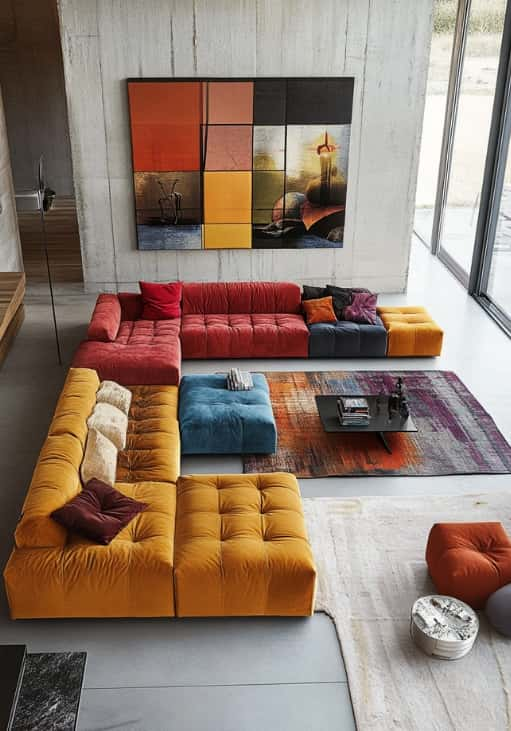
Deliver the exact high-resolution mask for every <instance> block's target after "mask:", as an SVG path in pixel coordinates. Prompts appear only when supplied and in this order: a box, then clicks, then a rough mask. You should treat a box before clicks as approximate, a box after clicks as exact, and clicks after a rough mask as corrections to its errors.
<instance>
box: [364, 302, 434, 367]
mask: <svg viewBox="0 0 511 731" xmlns="http://www.w3.org/2000/svg"><path fill="white" fill-rule="evenodd" d="M377 309H378V315H379V316H380V318H381V320H382V322H383V324H384V325H385V329H386V330H387V356H389V357H396V356H397V357H399V356H405V357H406V356H436V355H440V353H441V352H442V342H443V337H444V333H443V330H442V329H441V328H440V327H439V326H438V325H437V324H436V322H435V321H434V320H433V319H432V318H431V316H430V315H429V313H428V311H427V310H426V309H425V308H424V307H378V308H377Z"/></svg>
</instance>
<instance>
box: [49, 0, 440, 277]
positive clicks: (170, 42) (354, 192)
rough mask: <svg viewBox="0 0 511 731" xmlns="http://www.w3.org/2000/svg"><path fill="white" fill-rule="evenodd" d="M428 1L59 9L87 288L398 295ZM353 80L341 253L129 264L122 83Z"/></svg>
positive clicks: (172, 255)
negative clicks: (292, 286)
mask: <svg viewBox="0 0 511 731" xmlns="http://www.w3.org/2000/svg"><path fill="white" fill-rule="evenodd" d="M432 2H433V0H146V2H140V0H97V2H89V1H88V0H59V10H60V20H61V35H62V44H63V57H64V73H65V78H66V91H67V98H68V113H69V122H70V135H71V148H72V156H73V168H74V182H75V191H76V196H77V200H78V207H79V223H80V234H81V242H82V258H83V264H84V276H85V280H86V284H87V286H88V288H89V289H91V290H93V289H102V288H104V289H115V288H116V287H117V286H119V287H121V286H122V287H129V286H131V285H133V284H134V283H136V282H137V280H138V279H139V278H145V279H152V280H160V281H161V280H165V279H174V278H181V279H185V280H197V279H201V280H216V279H221V280H230V279H290V280H294V281H297V282H310V283H312V282H325V281H329V282H337V283H345V284H350V283H353V284H354V285H356V284H364V285H367V286H369V287H371V288H373V289H374V290H376V291H400V290H403V289H404V288H405V287H406V280H407V270H408V257H409V250H410V238H411V231H412V218H413V208H414V198H415V186H416V174H417V162H418V150H419V140H420V131H421V121H422V113H423V106H424V94H425V87H426V76H427V64H428V55H429V43H430V36H431V15H432ZM315 75H316V76H343V75H345V76H354V77H355V96H354V109H353V124H352V134H351V144H350V163H349V178H348V201H347V215H346V227H345V240H344V248H343V249H323V250H314V251H310V250H309V251H303V250H301V251H300V250H293V251H289V250H285V251H283V250H260V251H255V250H254V251H250V250H249V251H221V252H216V251H198V252H191V251H186V252H167V251H164V252H139V251H137V248H136V234H135V223H134V211H133V187H132V186H133V184H132V172H131V158H130V136H129V121H128V107H127V95H126V81H125V80H126V78H127V77H144V76H161V77H165V76H188V77H190V76H191V77H196V76H197V77H201V76H248V77H251V76H253V77H257V76H315Z"/></svg>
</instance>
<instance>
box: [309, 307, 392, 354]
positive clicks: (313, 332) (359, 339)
mask: <svg viewBox="0 0 511 731" xmlns="http://www.w3.org/2000/svg"><path fill="white" fill-rule="evenodd" d="M308 327H309V332H310V337H309V358H385V356H386V355H387V331H386V330H385V327H384V325H383V322H382V321H381V320H380V318H379V317H378V318H377V320H376V325H365V324H359V323H357V322H348V321H347V320H337V322H333V323H332V322H318V323H315V324H314V325H309V326H308Z"/></svg>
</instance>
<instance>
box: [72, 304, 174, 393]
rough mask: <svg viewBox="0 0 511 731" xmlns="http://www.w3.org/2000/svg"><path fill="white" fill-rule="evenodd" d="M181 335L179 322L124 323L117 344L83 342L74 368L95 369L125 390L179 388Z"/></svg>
mask: <svg viewBox="0 0 511 731" xmlns="http://www.w3.org/2000/svg"><path fill="white" fill-rule="evenodd" d="M136 302H137V306H138V301H136ZM179 331H180V320H179V318H176V319H173V320H155V321H153V320H122V321H121V323H120V326H119V331H118V333H117V337H116V338H115V340H114V341H113V342H111V343H104V342H99V341H94V340H85V341H84V342H82V343H81V344H80V346H79V347H78V350H77V351H76V353H75V356H74V359H73V366H74V367H75V368H94V369H95V370H96V371H97V372H98V374H99V377H100V379H101V380H102V381H105V380H110V381H116V382H117V383H121V384H122V385H123V386H133V385H140V384H151V385H177V384H178V383H179V378H180V373H181V342H180V339H179Z"/></svg>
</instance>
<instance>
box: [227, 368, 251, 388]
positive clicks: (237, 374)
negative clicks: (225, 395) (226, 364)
mask: <svg viewBox="0 0 511 731" xmlns="http://www.w3.org/2000/svg"><path fill="white" fill-rule="evenodd" d="M227 388H228V389H229V391H250V390H251V389H252V388H254V382H253V380H252V374H251V373H249V372H248V371H240V369H239V368H231V370H230V371H228V373H227Z"/></svg>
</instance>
